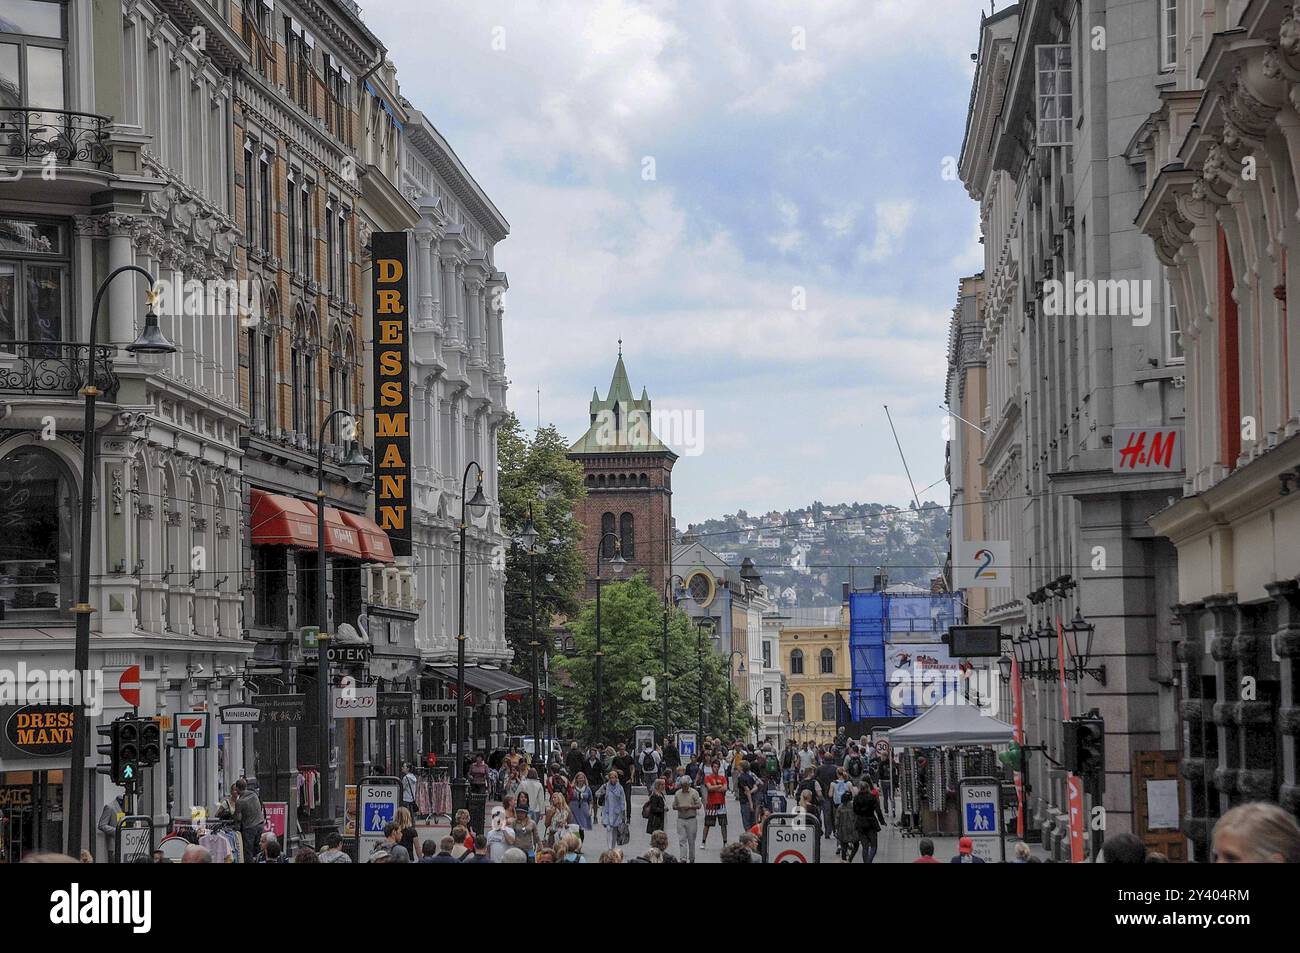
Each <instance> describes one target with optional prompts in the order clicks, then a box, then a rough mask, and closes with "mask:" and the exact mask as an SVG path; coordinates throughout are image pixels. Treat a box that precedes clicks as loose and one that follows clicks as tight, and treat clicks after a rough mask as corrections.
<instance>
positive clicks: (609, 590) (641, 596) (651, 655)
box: [552, 574, 754, 744]
mask: <svg viewBox="0 0 1300 953" xmlns="http://www.w3.org/2000/svg"><path fill="white" fill-rule="evenodd" d="M600 622H601V625H600V628H601V648H602V651H603V652H604V656H603V657H604V666H603V673H602V681H603V683H604V692H603V705H602V734H603V735H604V737H603V738H600V739H594V738H593V737H592V736H593V734H594V730H595V726H594V721H595V713H596V706H595V698H596V669H595V657H596V602H595V600H594V599H593V600H591V601H589V602H587V603H584V605H583V607H582V611H581V612H580V613H579V615H578V616H577V618H576V619H573V620H572V621H571V623H570V625H571V628H572V630H573V635H574V640H575V643H576V647H575V651H574V652H573V654H572V655H570V656H568V657H565V658H557V659H556V660H555V661H554V663H553V666H554V668H555V669H558V670H559V672H560V677H559V678H555V679H553V680H552V687H553V688H554V687H558V690H559V694H560V700H561V702H562V706H561V709H560V732H561V734H562V735H563V736H564V737H571V738H576V739H579V740H582V741H594V740H599V741H601V742H602V743H609V744H617V743H618V742H620V741H626V742H628V743H629V744H630V743H631V741H632V737H633V729H634V728H635V727H636V726H637V725H654V726H655V729H656V731H657V732H661V731H662V730H663V695H662V692H664V691H668V693H669V695H668V697H669V708H668V714H669V719H670V720H671V722H672V730H674V731H676V730H678V729H685V730H695V729H696V728H697V727H698V721H699V698H700V695H699V687H700V674H701V669H702V670H703V675H704V731H705V733H706V734H714V735H725V734H726V733H727V711H728V706H727V700H728V697H730V699H731V705H732V708H733V710H734V722H733V724H734V735H735V737H739V738H743V737H745V736H746V735H747V734H750V733H752V732H753V730H754V729H753V725H754V722H753V716H752V713H751V711H750V709H749V704H748V702H747V701H746V700H745V699H744V697H743V696H742V695H741V693H740V692H739V691H735V690H733V689H732V687H731V686H730V685H729V684H728V680H727V660H726V659H725V658H724V657H722V656H721V655H720V654H719V653H718V652H716V651H714V649H713V645H712V641H711V639H710V636H709V632H708V630H707V629H706V630H705V631H704V635H703V650H702V651H698V648H699V635H698V632H697V630H696V627H695V624H694V623H693V622H692V620H691V618H690V616H688V615H687V614H686V613H684V612H682V611H681V610H680V609H673V610H672V613H671V614H670V616H669V620H668V672H669V676H668V679H667V682H666V683H665V679H664V675H663V596H662V594H660V593H659V592H657V591H656V590H655V589H653V588H652V587H651V586H650V584H649V583H648V582H647V581H646V579H645V577H644V576H642V575H640V574H638V575H636V576H634V577H632V578H631V579H630V580H628V581H626V582H615V583H605V584H603V585H602V587H601V600H600Z"/></svg>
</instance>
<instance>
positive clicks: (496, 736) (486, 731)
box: [424, 664, 532, 757]
mask: <svg viewBox="0 0 1300 953" xmlns="http://www.w3.org/2000/svg"><path fill="white" fill-rule="evenodd" d="M424 673H425V676H426V691H428V688H430V687H431V686H429V683H430V682H432V683H435V684H439V683H440V686H441V690H442V693H441V695H435V696H434V697H440V698H443V699H445V700H449V701H453V702H454V701H455V699H456V685H457V682H456V666H455V665H443V664H439V665H427V664H426V665H425V667H424ZM435 691H436V689H435ZM531 693H532V686H531V685H530V684H529V683H528V682H525V681H524V680H523V679H521V678H516V677H515V676H514V675H511V674H510V673H509V672H506V671H503V670H501V669H498V668H485V667H483V666H480V665H467V666H465V712H466V716H465V717H466V721H467V723H468V726H469V731H468V735H469V742H468V743H469V751H470V752H479V751H481V752H483V753H484V754H487V753H489V752H491V751H493V750H494V749H496V748H502V747H505V746H506V743H507V741H508V740H509V732H508V725H507V719H506V706H507V704H508V703H509V702H512V701H516V702H517V701H519V700H521V699H524V698H527V697H529V696H530V695H531ZM425 697H426V698H428V697H429V696H428V694H426V695H425ZM426 730H429V731H430V734H428V735H426V737H427V738H428V739H429V741H430V744H429V750H430V751H433V752H435V753H436V754H437V755H438V756H439V757H442V756H443V755H445V754H450V753H452V742H453V740H454V737H455V716H454V714H450V715H448V716H447V717H444V718H441V719H427V720H426Z"/></svg>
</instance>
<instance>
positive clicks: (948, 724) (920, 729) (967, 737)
mask: <svg viewBox="0 0 1300 953" xmlns="http://www.w3.org/2000/svg"><path fill="white" fill-rule="evenodd" d="M1014 737H1015V729H1014V728H1012V727H1011V726H1010V725H1008V724H1007V723H1006V722H1005V721H999V720H998V719H996V718H990V717H989V716H988V715H982V714H980V710H979V709H978V708H976V707H975V706H974V705H971V704H969V703H967V702H965V701H958V700H957V699H954V698H951V697H949V698H945V699H944V700H943V701H942V702H940V703H939V704H937V705H935V706H934V707H933V708H931V709H930V710H929V711H926V712H923V713H922V714H920V715H917V716H916V717H915V718H914V719H912V720H911V721H909V722H908V723H907V724H905V725H903V726H902V727H901V728H895V729H894V730H893V731H891V732H890V733H889V743H890V745H892V746H893V747H894V748H937V747H942V746H958V745H1002V744H1007V743H1008V742H1010V741H1012V740H1013V739H1014Z"/></svg>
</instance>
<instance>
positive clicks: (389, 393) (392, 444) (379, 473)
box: [370, 232, 411, 556]
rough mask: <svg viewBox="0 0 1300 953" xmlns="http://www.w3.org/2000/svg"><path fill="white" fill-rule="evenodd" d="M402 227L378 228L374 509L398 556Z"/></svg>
mask: <svg viewBox="0 0 1300 953" xmlns="http://www.w3.org/2000/svg"><path fill="white" fill-rule="evenodd" d="M406 242H407V236H406V233H405V232H376V233H375V234H373V235H372V236H371V244H370V247H371V249H372V252H373V255H374V262H375V266H374V268H375V270H374V308H373V313H374V341H375V391H376V393H375V515H376V517H378V522H379V526H380V528H381V529H383V530H384V531H386V532H387V533H388V540H389V542H390V543H391V544H392V547H393V554H394V555H396V556H409V555H411V519H410V514H411V481H410V474H411V465H410V459H411V428H410V417H411V411H410V399H411V384H410V350H411V348H410V338H409V330H410V322H409V320H408V318H407V309H406V293H407V288H406V286H407V282H406V257H407V256H406Z"/></svg>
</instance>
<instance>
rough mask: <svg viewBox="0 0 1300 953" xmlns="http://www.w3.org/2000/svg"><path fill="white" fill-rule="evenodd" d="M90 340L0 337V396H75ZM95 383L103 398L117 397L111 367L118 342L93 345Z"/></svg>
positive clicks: (81, 383) (83, 380)
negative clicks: (8, 339) (75, 341)
mask: <svg viewBox="0 0 1300 953" xmlns="http://www.w3.org/2000/svg"><path fill="white" fill-rule="evenodd" d="M90 347H91V346H90V345H89V344H70V343H67V342H64V341H0V399H3V398H5V397H10V396H13V395H25V396H29V397H76V396H77V393H78V391H80V390H81V388H82V387H83V386H84V385H85V383H86V380H87V377H88V373H87V367H86V364H87V357H88V355H89V353H90ZM94 349H95V350H94V361H95V373H94V380H95V386H96V387H98V388H99V389H100V390H101V391H102V392H103V397H102V399H103V400H105V401H107V402H108V403H112V402H113V401H114V400H116V399H117V391H118V387H119V385H120V383H121V381H120V380H119V379H118V376H117V374H116V373H115V372H114V371H113V367H112V362H113V357H114V356H115V355H116V353H117V346H116V345H113V344H96V345H94Z"/></svg>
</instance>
